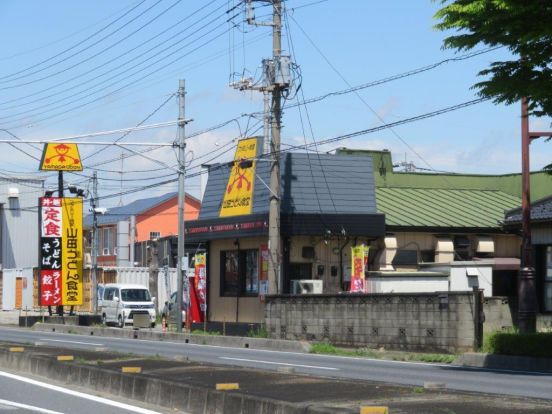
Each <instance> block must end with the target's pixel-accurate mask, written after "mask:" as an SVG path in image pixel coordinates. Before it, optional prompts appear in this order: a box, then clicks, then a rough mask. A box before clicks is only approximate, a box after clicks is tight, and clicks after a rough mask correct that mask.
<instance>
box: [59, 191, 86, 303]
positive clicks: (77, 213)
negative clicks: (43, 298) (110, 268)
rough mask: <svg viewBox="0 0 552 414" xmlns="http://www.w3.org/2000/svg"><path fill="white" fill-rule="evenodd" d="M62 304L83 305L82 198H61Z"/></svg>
mask: <svg viewBox="0 0 552 414" xmlns="http://www.w3.org/2000/svg"><path fill="white" fill-rule="evenodd" d="M62 211H63V236H62V246H63V249H62V262H63V266H62V267H61V283H62V304H63V305H82V304H83V290H84V289H83V278H82V261H83V248H82V247H83V246H82V244H83V234H82V198H80V197H77V198H63V199H62Z"/></svg>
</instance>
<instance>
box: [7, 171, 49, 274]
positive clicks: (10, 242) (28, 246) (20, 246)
mask: <svg viewBox="0 0 552 414" xmlns="http://www.w3.org/2000/svg"><path fill="white" fill-rule="evenodd" d="M43 195H44V180H43V179H42V178H24V177H21V178H0V244H1V250H0V264H1V268H2V269H13V268H24V267H35V266H37V265H38V198H39V197H42V196H43Z"/></svg>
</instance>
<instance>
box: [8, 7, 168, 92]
mask: <svg viewBox="0 0 552 414" xmlns="http://www.w3.org/2000/svg"><path fill="white" fill-rule="evenodd" d="M162 1H163V0H158V1H157V2H156V3H154V4H153V5H151V6H150V7H148V8H147V9H146V10H144V11H142V12H141V13H140V14H138V16H135V17H133V18H132V19H131V20H129V21H128V22H126V23H125V24H123V25H122V26H120V27H118V28H117V29H116V30H114V31H112V32H111V33H109V34H107V35H105V36H104V37H102V38H101V39H100V40H97V41H95V42H94V43H92V44H91V45H89V46H87V47H86V48H84V49H82V50H80V51H77V52H75V53H73V54H72V55H70V56H68V57H66V58H64V59H62V60H60V61H58V62H55V63H52V64H51V65H49V66H46V67H45V68H43V69H37V70H35V71H34V72H31V73H29V74H27V75H24V76H20V77H14V76H16V75H18V74H21V73H23V72H26V71H28V70H31V69H33V68H36V67H37V66H40V65H42V64H43V63H46V62H49V61H50V60H53V59H55V58H56V57H58V56H60V55H62V54H64V53H66V52H68V51H69V50H72V49H74V48H75V47H77V46H79V45H80V44H82V43H83V42H86V41H87V40H89V39H91V38H92V37H94V36H96V35H97V34H99V33H101V32H102V31H103V30H105V29H106V28H107V27H109V26H111V25H112V24H114V23H116V22H117V21H119V20H121V19H122V18H123V17H125V16H126V15H128V14H129V13H130V12H132V11H134V10H135V9H137V8H138V7H139V6H140V5H141V4H142V3H144V2H145V0H143V1H142V2H140V3H139V4H138V5H137V6H136V7H133V8H132V9H130V10H129V11H128V12H127V13H125V14H123V15H122V16H121V17H119V18H118V19H116V20H115V21H114V22H112V23H110V24H109V25H107V26H105V27H104V28H102V29H100V30H99V31H97V32H95V33H93V34H92V35H90V36H88V37H87V38H86V39H85V40H84V41H82V42H80V43H78V44H77V45H75V46H72V47H71V48H69V49H66V50H64V51H62V52H60V53H58V54H57V55H55V56H53V57H50V58H48V59H46V60H43V61H41V62H39V63H36V64H34V65H32V66H28V67H27V68H25V69H22V70H20V71H18V72H15V73H12V74H10V75H7V76H3V77H0V83H6V82H12V81H14V80H19V79H22V78H26V77H28V76H31V75H34V74H36V73H39V72H42V71H43V70H46V69H49V68H51V67H53V66H55V65H57V64H59V63H63V62H65V61H67V60H68V59H70V58H72V57H74V56H77V55H79V54H80V53H82V52H84V51H86V50H88V49H90V48H92V47H94V46H96V45H97V44H99V43H101V42H103V41H104V40H105V39H107V38H109V37H111V36H112V35H114V34H115V33H117V32H119V31H121V30H122V29H124V28H125V27H126V26H128V25H129V24H131V23H132V22H134V21H135V20H136V19H138V18H140V17H142V16H143V15H144V14H146V13H147V12H149V11H150V10H152V9H153V8H154V7H156V6H157V5H158V4H159V3H161V2H162ZM6 78H13V79H8V80H3V79H6ZM19 86H20V85H19ZM2 89H3V88H2Z"/></svg>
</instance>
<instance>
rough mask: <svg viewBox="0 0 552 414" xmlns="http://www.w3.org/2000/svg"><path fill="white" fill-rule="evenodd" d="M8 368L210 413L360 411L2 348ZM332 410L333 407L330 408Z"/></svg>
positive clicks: (0, 359) (2, 358)
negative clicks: (82, 363) (242, 392)
mask: <svg viewBox="0 0 552 414" xmlns="http://www.w3.org/2000/svg"><path fill="white" fill-rule="evenodd" d="M0 365H1V366H2V367H4V368H7V369H11V370H14V371H17V372H19V373H28V374H32V375H37V376H39V377H44V378H48V379H51V380H55V381H58V382H61V383H64V384H70V385H79V386H82V387H85V388H88V389H90V390H95V391H98V392H103V393H107V394H111V395H115V396H120V397H124V398H129V399H133V400H136V401H140V402H145V403H148V404H152V405H158V406H162V407H165V408H169V409H172V410H179V411H185V412H187V413H190V414H210V413H215V412H217V413H219V412H225V413H236V414H253V413H278V414H299V413H304V414H315V413H319V414H321V413H329V412H334V413H335V412H340V413H344V414H345V413H347V414H352V413H357V412H358V410H355V411H353V410H350V409H338V410H337V411H335V409H333V411H327V410H328V409H329V408H328V407H316V406H310V405H301V404H296V403H289V402H283V401H276V400H271V399H265V398H260V397H253V396H250V395H247V394H241V393H239V392H235V391H231V392H227V391H217V390H215V389H208V388H203V387H198V386H193V385H188V384H182V383H178V384H177V383H174V382H169V381H166V380H161V379H158V378H151V377H148V376H147V374H145V375H144V374H140V375H136V374H126V373H122V372H117V371H110V370H106V369H101V368H99V367H94V366H85V365H76V364H71V363H64V362H58V361H57V360H55V359H54V358H48V357H45V356H42V355H33V354H19V353H18V354H14V353H9V352H7V351H6V350H5V349H2V350H0ZM330 410H332V409H331V408H330Z"/></svg>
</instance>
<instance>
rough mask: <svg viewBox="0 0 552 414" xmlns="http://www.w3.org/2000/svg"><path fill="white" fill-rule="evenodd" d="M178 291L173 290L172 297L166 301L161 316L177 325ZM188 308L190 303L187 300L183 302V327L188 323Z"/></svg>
mask: <svg viewBox="0 0 552 414" xmlns="http://www.w3.org/2000/svg"><path fill="white" fill-rule="evenodd" d="M176 295H177V292H173V293H172V295H171V297H170V298H169V300H168V301H166V302H165V306H164V307H163V312H162V313H161V318H165V320H166V321H167V323H169V324H173V325H176V323H177V320H176V319H177V313H176V311H177V309H176V308H177V306H176V305H177V304H176V297H177V296H176ZM186 309H188V305H187V304H186V302H184V301H183V302H182V327H184V325H185V324H186Z"/></svg>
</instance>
